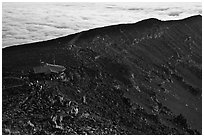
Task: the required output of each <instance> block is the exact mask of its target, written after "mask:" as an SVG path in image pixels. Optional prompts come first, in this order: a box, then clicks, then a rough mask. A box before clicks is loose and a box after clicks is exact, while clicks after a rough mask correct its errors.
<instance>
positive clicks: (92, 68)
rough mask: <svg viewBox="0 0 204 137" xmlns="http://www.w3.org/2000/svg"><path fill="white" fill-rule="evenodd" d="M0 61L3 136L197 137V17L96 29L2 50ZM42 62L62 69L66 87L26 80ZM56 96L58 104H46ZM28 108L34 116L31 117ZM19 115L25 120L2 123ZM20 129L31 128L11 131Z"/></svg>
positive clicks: (199, 85)
mask: <svg viewBox="0 0 204 137" xmlns="http://www.w3.org/2000/svg"><path fill="white" fill-rule="evenodd" d="M2 54H3V55H2V60H3V61H2V71H3V78H2V80H3V96H2V98H3V120H2V121H3V124H2V128H3V133H4V134H8V133H10V134H82V131H83V134H84V132H85V133H86V134H91V133H92V134H201V131H202V96H201V95H202V17H201V16H200V15H198V16H193V17H189V18H186V19H182V20H177V21H160V20H158V19H154V18H152V19H147V20H143V21H140V22H137V23H133V24H119V25H113V26H108V27H102V28H96V29H91V30H88V31H83V32H80V33H76V34H73V35H69V36H66V37H61V38H57V39H53V40H48V41H43V42H37V43H30V44H24V45H19V46H11V47H6V48H3V51H2ZM40 61H44V62H48V63H53V62H54V61H55V63H56V64H59V65H63V66H65V67H66V68H67V69H66V71H65V74H66V77H67V79H69V80H68V81H66V82H62V81H59V80H51V81H50V80H42V79H38V80H36V79H35V80H32V79H31V76H30V72H31V70H32V68H33V67H35V66H38V65H40ZM11 77H15V78H11ZM36 81H40V83H36ZM46 82H47V83H49V84H44V83H46ZM19 83H20V84H19ZM31 83H32V84H31ZM19 85H20V86H19ZM39 88H40V89H39ZM49 91H50V92H49ZM79 91H80V92H79ZM29 94H31V95H32V96H31V95H30V96H29ZM34 96H35V97H34ZM61 96H62V98H63V99H62V100H61V102H60V103H59V104H56V103H52V101H51V100H56V102H57V101H59V100H58V99H57V98H56V97H59V98H60V97H61ZM84 96H85V97H86V103H84V102H83V101H82V100H83V99H82V100H81V98H84ZM28 98H29V99H28ZM25 100H26V101H27V102H26V101H25ZM31 100H32V101H31ZM67 101H72V102H76V104H77V105H75V106H77V108H78V110H79V112H78V113H77V114H76V115H74V116H72V117H71V118H70V115H71V114H70V115H68V114H67V115H65V116H64V115H63V116H61V113H62V112H63V113H65V110H64V107H63V105H65V104H66V102H67ZM16 102H18V103H17V105H14V104H15V103H16ZM22 102H24V105H25V106H26V105H28V104H30V105H28V106H29V107H27V109H24V108H23V106H22V104H23V103H22ZM33 102H34V103H33ZM39 102H44V103H39ZM48 102H51V103H48ZM13 103H14V104H13ZM33 104H35V106H36V107H37V108H38V107H39V110H38V109H36V111H34V110H33V109H32V110H29V109H30V108H32V105H33ZM50 105H51V106H50ZM40 106H41V107H42V108H44V107H45V106H50V107H48V108H46V109H45V108H44V109H40ZM53 107H56V110H53ZM65 108H66V109H67V108H69V107H65ZM37 111H39V114H36V115H38V118H37V117H34V116H33V115H35V113H37ZM59 111H60V112H61V113H60V114H58V113H57V114H56V112H59ZM17 112H18V113H21V114H22V117H24V119H22V118H19V117H16V116H15V115H14V116H13V115H12V116H8V113H13V114H14V113H17ZM23 113H24V114H23ZM28 113H30V115H32V116H30V115H26V114H28ZM84 115H88V116H87V117H85V118H84V117H83V116H84ZM39 117H40V118H39ZM53 117H54V118H55V119H54V120H53ZM61 117H62V118H61ZM36 119H41V120H42V121H43V120H44V119H47V120H44V122H39V121H37V122H36ZM58 119H62V120H61V121H58V122H56V121H57V120H58ZM70 121H72V122H70ZM93 121H94V122H93ZM138 121H139V122H138ZM19 122H23V123H24V124H23V127H24V126H28V127H29V126H30V129H29V130H27V131H25V130H24V128H25V127H24V128H22V127H21V126H17V127H15V125H18V124H19ZM30 122H31V123H32V124H30ZM26 123H27V124H26ZM28 123H29V124H28ZM82 123H83V124H82ZM59 125H60V128H59ZM8 127H10V128H8ZM57 127H58V128H57ZM68 127H69V130H68V129H67V128H68ZM85 127H89V128H90V127H91V128H90V129H89V130H90V131H89V130H88V129H82V128H85ZM54 129H57V130H56V131H55V130H54ZM71 129H72V131H70V130H71ZM96 129H97V130H96ZM45 131H46V132H45ZM42 132H43V133H42Z"/></svg>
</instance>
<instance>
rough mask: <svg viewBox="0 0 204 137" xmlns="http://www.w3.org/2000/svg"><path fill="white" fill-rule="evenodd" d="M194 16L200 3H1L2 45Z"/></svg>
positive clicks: (198, 10)
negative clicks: (149, 19)
mask: <svg viewBox="0 0 204 137" xmlns="http://www.w3.org/2000/svg"><path fill="white" fill-rule="evenodd" d="M198 14H202V4H201V3H3V4H2V46H3V47H7V46H12V45H19V44H24V43H31V42H37V41H44V40H48V39H53V38H57V37H61V36H66V35H69V34H73V33H76V32H80V31H83V30H88V29H92V28H96V27H102V26H109V25H113V24H121V23H135V22H138V21H140V20H143V19H147V18H157V19H160V20H177V19H182V18H186V17H189V16H193V15H198Z"/></svg>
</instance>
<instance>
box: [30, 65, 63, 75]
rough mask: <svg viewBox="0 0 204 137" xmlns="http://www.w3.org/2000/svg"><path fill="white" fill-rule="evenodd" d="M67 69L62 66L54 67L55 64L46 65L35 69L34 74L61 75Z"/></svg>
mask: <svg viewBox="0 0 204 137" xmlns="http://www.w3.org/2000/svg"><path fill="white" fill-rule="evenodd" d="M65 69H66V68H65V67H64V66H61V65H53V64H48V63H45V64H43V65H41V66H37V67H34V68H33V70H34V73H36V74H38V73H44V74H49V73H59V72H63V71H65Z"/></svg>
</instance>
